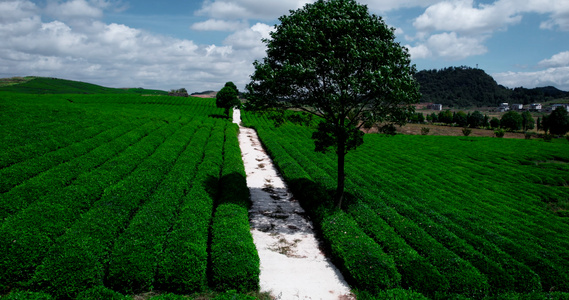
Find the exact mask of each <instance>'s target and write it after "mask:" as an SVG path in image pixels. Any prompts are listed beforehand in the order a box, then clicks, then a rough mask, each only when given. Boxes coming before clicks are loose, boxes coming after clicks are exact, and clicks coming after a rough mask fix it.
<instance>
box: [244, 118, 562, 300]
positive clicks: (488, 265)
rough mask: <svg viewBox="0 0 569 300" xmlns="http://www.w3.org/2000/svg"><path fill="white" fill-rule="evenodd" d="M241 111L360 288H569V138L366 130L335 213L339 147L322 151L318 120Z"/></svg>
mask: <svg viewBox="0 0 569 300" xmlns="http://www.w3.org/2000/svg"><path fill="white" fill-rule="evenodd" d="M242 118H243V120H244V123H245V125H246V126H252V127H254V128H256V129H257V131H258V133H259V136H260V138H261V140H262V142H263V144H264V145H265V147H266V148H267V151H268V152H269V153H270V154H271V156H272V157H273V159H274V160H275V163H276V165H277V166H278V168H279V169H280V171H281V173H282V175H283V176H284V177H285V179H286V181H287V183H288V184H289V186H290V188H291V189H292V191H293V193H294V194H295V197H296V198H297V199H299V201H301V203H302V204H303V206H304V207H306V208H308V209H309V211H310V212H311V214H312V217H313V219H314V220H315V221H316V223H317V224H319V227H320V229H321V232H322V237H323V238H324V239H325V241H326V243H327V245H328V251H329V252H330V254H331V255H332V256H333V258H334V260H335V262H336V264H337V265H338V266H339V267H340V268H341V269H342V271H343V274H344V276H345V277H346V278H347V279H348V280H349V282H350V283H351V284H352V285H353V286H354V287H356V288H357V289H359V290H360V295H370V294H378V293H382V291H383V290H385V289H400V288H403V289H409V290H413V291H415V292H420V293H422V294H423V295H424V296H426V297H429V298H440V299H447V298H453V297H456V298H485V297H488V298H500V299H526V298H527V299H550V297H553V298H554V299H567V298H568V297H569V294H567V293H566V292H569V218H567V211H566V208H567V202H568V200H569V187H568V183H569V164H568V163H569V143H567V140H566V139H562V140H557V141H555V142H554V143H546V142H543V141H541V140H505V139H496V138H484V137H480V138H466V137H444V136H420V135H418V136H409V135H397V136H394V137H388V136H383V135H379V134H368V135H366V136H365V143H364V144H363V145H362V146H360V147H359V148H358V149H357V150H355V151H353V152H350V153H349V154H348V156H347V167H346V174H347V177H346V181H347V189H346V194H347V200H346V203H345V204H344V207H343V210H342V211H337V210H334V209H331V208H330V207H329V205H327V204H326V203H330V202H331V201H326V200H330V199H331V196H332V194H333V192H334V190H335V180H336V179H335V176H336V175H335V174H336V169H335V168H336V162H335V156H334V155H333V154H331V153H330V154H326V155H325V154H321V153H316V152H314V151H313V149H314V143H313V141H312V140H311V139H310V136H311V134H312V129H311V128H310V127H303V126H299V125H295V124H293V123H291V122H287V123H285V124H284V125H282V126H280V127H277V128H275V127H274V125H273V122H272V121H270V120H269V119H268V118H267V117H266V116H265V115H256V114H252V113H244V114H242ZM564 292H565V293H564ZM403 294H405V292H403ZM406 295H407V296H409V297H411V296H410V295H409V294H406ZM400 297H403V299H404V298H405V297H406V296H401V294H400Z"/></svg>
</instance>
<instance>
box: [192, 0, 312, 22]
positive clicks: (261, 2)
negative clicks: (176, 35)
mask: <svg viewBox="0 0 569 300" xmlns="http://www.w3.org/2000/svg"><path fill="white" fill-rule="evenodd" d="M312 2H314V0H279V1H267V0H213V1H212V0H204V2H203V4H202V8H201V9H200V10H198V11H197V12H196V14H197V15H205V16H209V17H212V18H216V19H224V20H227V19H229V20H239V19H258V20H274V19H277V18H278V17H280V16H282V15H284V14H287V13H288V12H289V10H294V9H298V8H301V7H303V6H304V5H305V4H306V3H312Z"/></svg>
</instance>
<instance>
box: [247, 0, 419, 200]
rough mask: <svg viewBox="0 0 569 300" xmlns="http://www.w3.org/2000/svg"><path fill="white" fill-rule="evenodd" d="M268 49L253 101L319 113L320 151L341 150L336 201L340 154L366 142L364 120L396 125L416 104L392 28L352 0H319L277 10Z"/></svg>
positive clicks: (390, 128)
mask: <svg viewBox="0 0 569 300" xmlns="http://www.w3.org/2000/svg"><path fill="white" fill-rule="evenodd" d="M279 20H280V25H277V26H275V30H274V31H273V32H272V33H271V39H269V40H265V42H266V43H267V57H265V58H264V59H263V61H262V62H259V61H256V62H255V63H254V67H255V72H254V74H253V75H252V76H251V80H252V81H251V83H249V84H248V85H247V90H248V93H249V96H248V100H249V101H250V106H251V107H252V108H254V109H280V110H282V109H288V108H296V109H299V110H303V111H305V112H308V113H311V114H314V115H317V116H319V117H321V119H322V122H321V123H320V124H319V126H318V129H317V131H316V132H315V133H314V135H313V139H314V140H315V145H316V150H317V151H326V150H327V149H330V148H333V149H334V150H335V152H336V154H337V156H338V187H337V190H336V196H335V204H336V206H337V207H340V206H341V201H342V198H343V191H344V175H345V174H344V159H345V155H346V154H347V152H348V151H349V150H351V149H354V148H356V147H357V146H358V145H360V144H361V143H363V133H362V132H361V131H360V129H361V128H362V127H370V126H372V125H374V124H381V126H380V128H381V129H383V130H384V131H385V132H391V133H393V132H394V126H395V125H403V124H404V123H405V122H406V120H407V119H408V117H409V116H410V114H411V113H412V112H414V109H413V107H412V106H411V105H410V104H411V103H416V102H418V100H419V98H420V94H419V89H418V86H417V84H416V83H415V80H414V78H413V74H414V73H415V67H414V66H413V65H411V61H410V56H409V54H408V51H407V49H405V48H404V47H402V46H401V45H400V44H399V43H396V42H395V35H394V29H393V28H389V27H388V26H387V25H386V24H385V22H384V21H383V20H382V18H381V17H379V16H376V15H372V14H370V13H369V12H368V9H367V7H366V6H364V5H360V4H358V3H357V2H356V1H354V0H328V1H325V0H319V1H316V2H315V3H313V4H307V5H306V6H304V7H303V8H301V9H298V10H296V11H291V12H290V15H285V16H282V17H281V18H279Z"/></svg>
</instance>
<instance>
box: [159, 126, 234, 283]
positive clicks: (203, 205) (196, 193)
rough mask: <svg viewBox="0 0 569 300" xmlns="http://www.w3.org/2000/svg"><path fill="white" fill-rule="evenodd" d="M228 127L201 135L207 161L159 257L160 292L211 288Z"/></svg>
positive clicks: (198, 173) (198, 174)
mask: <svg viewBox="0 0 569 300" xmlns="http://www.w3.org/2000/svg"><path fill="white" fill-rule="evenodd" d="M224 124H225V123H224V122H223V121H221V120H218V121H217V122H216V124H215V126H214V128H213V129H212V131H211V136H209V135H208V136H207V138H206V137H205V136H200V138H201V139H204V140H205V141H207V144H206V146H205V148H203V161H202V163H201V164H200V165H199V166H198V167H197V169H196V170H194V171H195V174H196V175H195V178H194V179H193V183H192V186H191V188H190V190H189V191H188V192H187V194H186V196H185V197H184V198H183V199H182V204H181V208H180V210H179V212H178V214H177V219H176V221H175V223H174V225H173V227H172V230H171V232H170V233H169V234H168V236H167V239H166V241H165V244H164V251H163V252H162V254H161V255H160V257H159V260H158V269H157V275H156V287H157V288H159V289H162V290H166V291H171V292H177V293H191V292H199V291H203V290H205V289H206V288H207V283H208V281H207V265H208V239H209V226H210V223H211V219H212V214H213V202H214V198H215V196H216V194H217V189H218V181H219V174H220V170H221V166H222V163H223V140H224V132H223V128H224V126H225V125H224ZM205 141H204V142H205Z"/></svg>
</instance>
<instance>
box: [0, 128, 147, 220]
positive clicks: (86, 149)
mask: <svg viewBox="0 0 569 300" xmlns="http://www.w3.org/2000/svg"><path fill="white" fill-rule="evenodd" d="M140 125H141V124H129V125H125V126H121V127H120V128H119V127H117V128H114V130H110V131H107V132H106V133H108V136H107V137H106V138H104V139H103V137H102V134H101V135H99V136H98V137H101V138H100V139H98V140H97V138H93V139H91V141H90V142H83V143H78V144H74V145H72V146H70V147H68V148H65V151H69V153H72V152H73V150H72V149H71V148H75V150H76V151H81V152H82V154H84V155H82V156H79V157H77V158H75V159H72V160H70V161H68V162H62V163H61V164H59V165H57V163H59V162H60V161H58V160H53V161H51V160H50V159H51V158H52V157H51V156H50V155H49V154H48V155H45V156H42V157H39V158H38V160H42V161H43V162H49V164H50V165H51V169H49V170H44V169H43V168H38V169H36V168H35V167H36V166H35V165H34V164H33V163H30V164H27V162H32V161H37V160H36V159H33V160H30V161H26V162H24V163H21V164H17V165H13V166H11V167H9V168H6V169H2V170H1V171H0V173H2V172H3V171H6V172H4V173H2V174H1V175H0V176H2V177H3V176H8V177H7V178H11V179H9V180H8V179H7V180H6V181H7V182H8V183H7V184H9V185H11V184H19V185H18V186H17V187H15V188H13V189H11V190H10V191H9V192H6V193H2V194H0V220H3V219H4V218H6V217H7V216H9V215H10V214H13V213H15V212H18V211H20V210H22V209H24V208H26V207H27V206H28V205H29V204H30V203H32V202H33V201H36V200H37V199H39V198H40V197H42V196H43V195H46V194H49V193H53V192H54V191H55V190H57V189H61V188H63V187H65V186H67V185H69V184H70V183H71V182H72V180H74V179H75V178H76V177H77V176H79V175H80V174H82V173H84V172H88V171H90V170H91V169H93V168H95V167H97V166H99V165H101V164H102V163H104V162H105V161H106V160H108V159H109V158H111V157H112V156H113V155H115V154H116V153H118V152H120V151H122V150H124V146H125V145H124V143H122V140H124V139H125V138H126V139H128V138H132V137H131V135H129V132H125V130H127V129H128V130H130V129H133V128H136V126H140ZM150 126H154V125H150ZM135 131H136V130H135ZM125 135H126V137H125ZM95 140H97V141H95ZM114 140H119V141H118V143H113V141H114ZM91 142H92V143H91ZM126 146H128V144H127V145H126ZM121 147H122V148H121ZM109 148H110V149H109ZM63 150H64V149H61V151H63ZM58 151H59V150H58ZM78 153H79V152H73V155H78ZM70 155H71V154H70ZM22 168H24V169H26V170H27V171H26V172H22V173H18V172H19V171H22ZM28 171H29V172H28ZM13 172H16V173H17V174H18V176H14V177H10V176H12V175H13V174H12V173H13ZM38 172H42V173H41V174H39V175H38V176H35V177H33V178H31V179H29V180H27V181H25V182H23V183H22V182H16V181H18V180H20V179H22V180H23V179H28V178H27V177H26V176H28V175H30V174H34V175H35V174H36V173H38ZM18 178H19V179H18ZM14 180H16V181H14ZM9 181H13V182H12V183H9Z"/></svg>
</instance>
